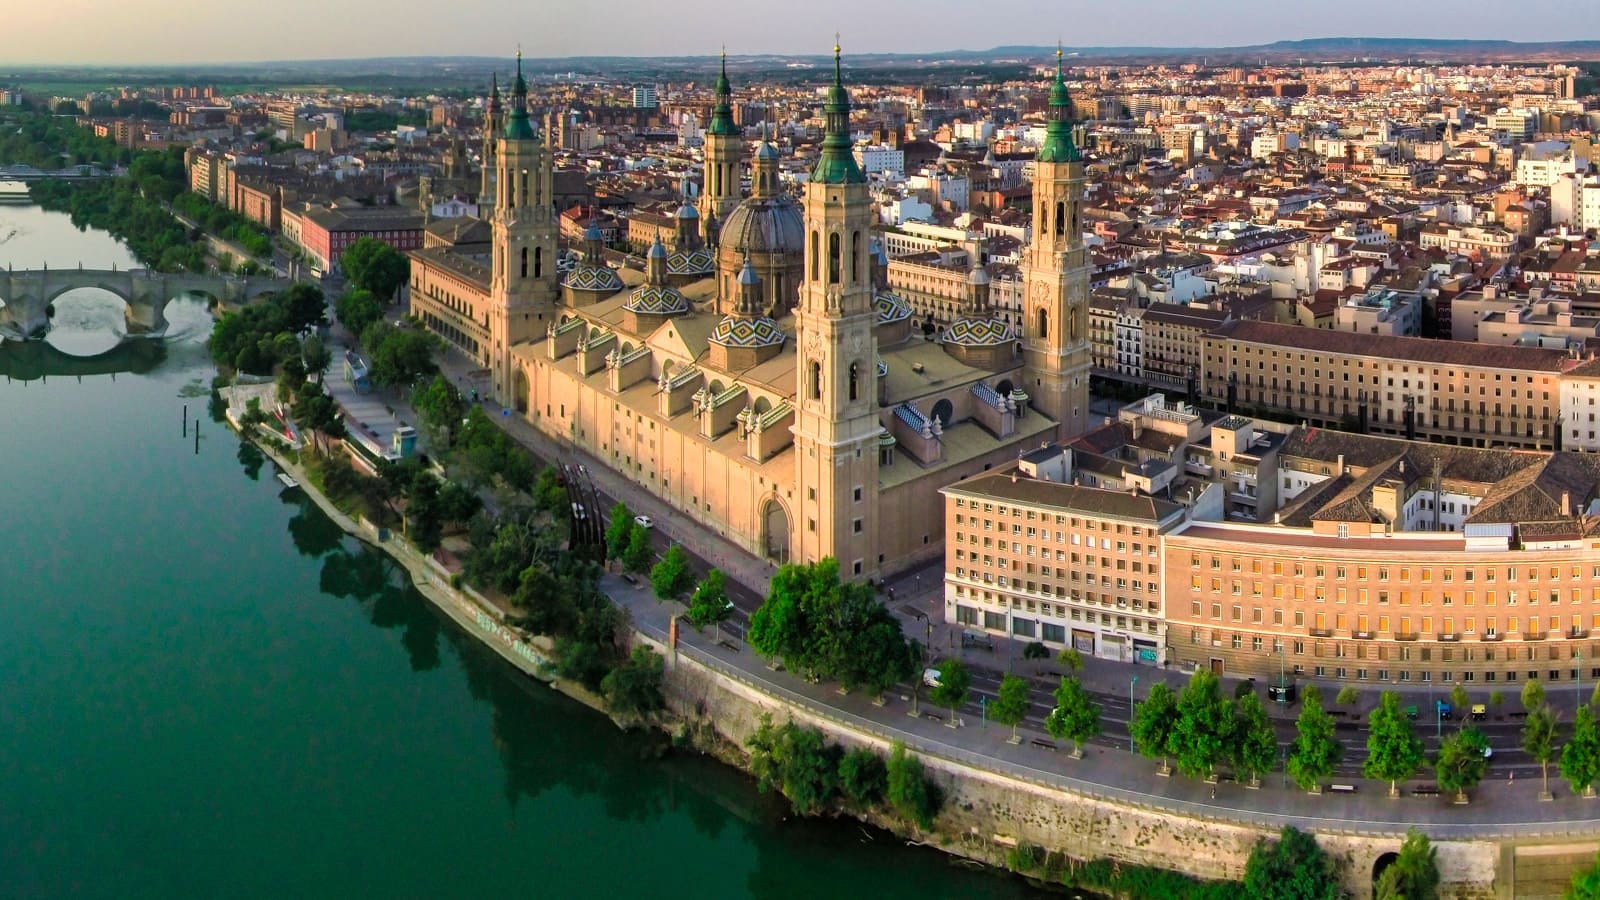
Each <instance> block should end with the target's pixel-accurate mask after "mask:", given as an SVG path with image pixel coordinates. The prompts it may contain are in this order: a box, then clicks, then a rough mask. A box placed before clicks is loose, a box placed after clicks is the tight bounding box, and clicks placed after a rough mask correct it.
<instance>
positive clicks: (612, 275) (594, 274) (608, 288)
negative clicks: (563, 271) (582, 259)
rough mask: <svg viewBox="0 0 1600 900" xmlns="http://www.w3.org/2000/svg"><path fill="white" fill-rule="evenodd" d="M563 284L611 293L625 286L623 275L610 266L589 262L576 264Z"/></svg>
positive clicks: (585, 289)
mask: <svg viewBox="0 0 1600 900" xmlns="http://www.w3.org/2000/svg"><path fill="white" fill-rule="evenodd" d="M561 284H562V285H563V286H565V287H569V288H574V289H576V290H580V291H592V292H594V293H609V294H614V293H616V292H617V291H620V290H622V288H623V287H624V285H623V283H622V278H621V276H619V275H617V273H616V272H614V271H612V269H611V267H610V266H606V265H599V266H595V265H589V264H587V263H584V264H579V265H577V266H574V267H573V269H572V271H570V272H568V273H567V275H566V277H565V278H563V279H561Z"/></svg>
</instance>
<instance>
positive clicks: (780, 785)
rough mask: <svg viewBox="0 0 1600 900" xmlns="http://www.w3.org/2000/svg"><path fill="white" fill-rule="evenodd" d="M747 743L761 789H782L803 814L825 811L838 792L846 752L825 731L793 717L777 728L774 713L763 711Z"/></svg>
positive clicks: (796, 810) (752, 767) (795, 809)
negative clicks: (801, 722) (830, 741)
mask: <svg viewBox="0 0 1600 900" xmlns="http://www.w3.org/2000/svg"><path fill="white" fill-rule="evenodd" d="M746 746H748V747H749V748H750V768H751V770H752V771H753V772H755V774H756V779H757V785H758V786H759V787H760V789H761V790H762V791H770V790H773V789H776V790H778V791H779V792H781V793H782V794H783V795H784V796H785V797H787V798H789V803H790V805H792V806H793V807H794V811H795V812H797V813H799V814H800V815H803V816H809V815H814V814H816V813H818V812H821V811H822V810H823V809H824V808H825V807H826V806H827V805H828V804H829V803H831V802H832V801H833V799H834V797H835V795H836V794H838V792H839V769H840V760H841V756H842V754H841V753H840V751H839V748H838V747H837V746H835V745H831V744H828V743H827V742H826V740H824V738H823V736H822V732H821V731H819V730H817V729H815V728H801V727H799V726H798V725H796V724H794V722H792V721H790V722H785V723H783V725H781V726H779V727H776V728H774V727H773V725H772V719H771V717H769V716H767V715H763V716H762V718H761V725H760V727H758V728H757V729H756V733H755V734H753V735H751V736H750V739H749V740H748V741H747V742H746Z"/></svg>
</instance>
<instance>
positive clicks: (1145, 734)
mask: <svg viewBox="0 0 1600 900" xmlns="http://www.w3.org/2000/svg"><path fill="white" fill-rule="evenodd" d="M1177 724H1178V695H1177V694H1175V693H1173V690H1172V688H1171V686H1169V685H1168V684H1167V683H1166V682H1165V681H1157V682H1156V683H1155V684H1153V685H1151V686H1150V696H1148V697H1146V698H1144V702H1143V703H1140V704H1139V705H1138V707H1136V708H1135V709H1134V713H1133V721H1132V722H1131V723H1129V725H1128V728H1129V732H1130V733H1131V734H1132V735H1133V743H1134V746H1135V747H1137V748H1138V750H1139V754H1140V755H1141V756H1144V757H1146V758H1147V759H1159V760H1161V764H1162V766H1163V767H1165V766H1166V761H1167V744H1168V742H1169V741H1170V739H1171V737H1172V731H1173V729H1174V728H1176V727H1177Z"/></svg>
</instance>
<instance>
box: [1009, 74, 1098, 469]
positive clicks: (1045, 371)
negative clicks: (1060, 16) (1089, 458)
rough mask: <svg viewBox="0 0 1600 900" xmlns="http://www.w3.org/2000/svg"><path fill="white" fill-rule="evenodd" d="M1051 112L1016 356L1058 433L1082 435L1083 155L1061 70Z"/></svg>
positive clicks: (1085, 398)
mask: <svg viewBox="0 0 1600 900" xmlns="http://www.w3.org/2000/svg"><path fill="white" fill-rule="evenodd" d="M1049 116H1050V119H1049V123H1048V125H1047V126H1046V131H1045V139H1044V145H1043V146H1042V147H1040V148H1039V155H1038V157H1037V158H1036V160H1035V163H1034V179H1033V244H1032V246H1031V247H1030V248H1029V249H1028V252H1027V255H1026V256H1025V257H1024V259H1023V264H1022V273H1021V274H1022V278H1023V283H1024V284H1025V285H1026V290H1027V297H1026V299H1025V301H1024V309H1025V312H1024V315H1023V342H1022V358H1023V366H1024V377H1025V378H1027V379H1028V380H1029V381H1031V382H1033V383H1032V384H1030V385H1028V390H1029V391H1030V392H1032V394H1033V405H1034V407H1035V408H1036V409H1038V410H1039V411H1041V412H1043V413H1044V414H1045V415H1047V416H1050V417H1051V418H1053V419H1055V420H1056V422H1057V427H1056V436H1057V438H1060V439H1066V438H1069V437H1073V436H1075V435H1078V434H1081V433H1082V432H1083V431H1084V429H1085V427H1086V426H1087V424H1088V421H1089V334H1088V318H1089V310H1088V306H1089V267H1090V259H1089V252H1088V250H1087V249H1085V248H1084V246H1083V231H1082V220H1081V209H1080V207H1081V206H1082V203H1083V186H1084V178H1083V154H1081V153H1080V152H1079V151H1078V148H1077V146H1076V145H1075V144H1074V143H1073V137H1072V98H1071V97H1069V96H1068V95H1067V85H1066V82H1065V81H1063V80H1062V77H1061V51H1060V50H1059V49H1057V50H1056V78H1055V84H1053V85H1052V86H1051V88H1050V113H1049Z"/></svg>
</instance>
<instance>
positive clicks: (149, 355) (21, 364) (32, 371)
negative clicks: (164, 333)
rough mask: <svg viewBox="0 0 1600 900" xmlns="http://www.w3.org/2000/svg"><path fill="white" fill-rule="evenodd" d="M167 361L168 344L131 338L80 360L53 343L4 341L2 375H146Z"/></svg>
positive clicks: (25, 377)
mask: <svg viewBox="0 0 1600 900" xmlns="http://www.w3.org/2000/svg"><path fill="white" fill-rule="evenodd" d="M166 360H167V344H166V343H165V342H163V341H159V340H149V339H143V338H128V339H124V340H122V341H121V342H119V343H117V344H116V345H115V346H113V347H111V348H110V349H109V350H106V351H104V352H102V353H99V354H97V355H93V356H79V355H74V354H72V353H68V352H66V351H64V350H62V349H61V348H60V347H58V346H56V345H55V344H54V343H52V342H50V341H4V340H0V375H4V376H5V378H6V379H7V380H8V381H38V380H40V379H44V378H49V377H51V376H56V377H64V378H67V377H76V378H80V379H81V378H83V377H85V376H94V375H110V376H112V377H113V378H114V377H116V376H117V375H120V374H124V373H127V374H133V375H146V374H149V373H150V372H153V371H155V369H156V368H157V367H159V366H160V365H161V364H162V363H163V362H165V361H166Z"/></svg>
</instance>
